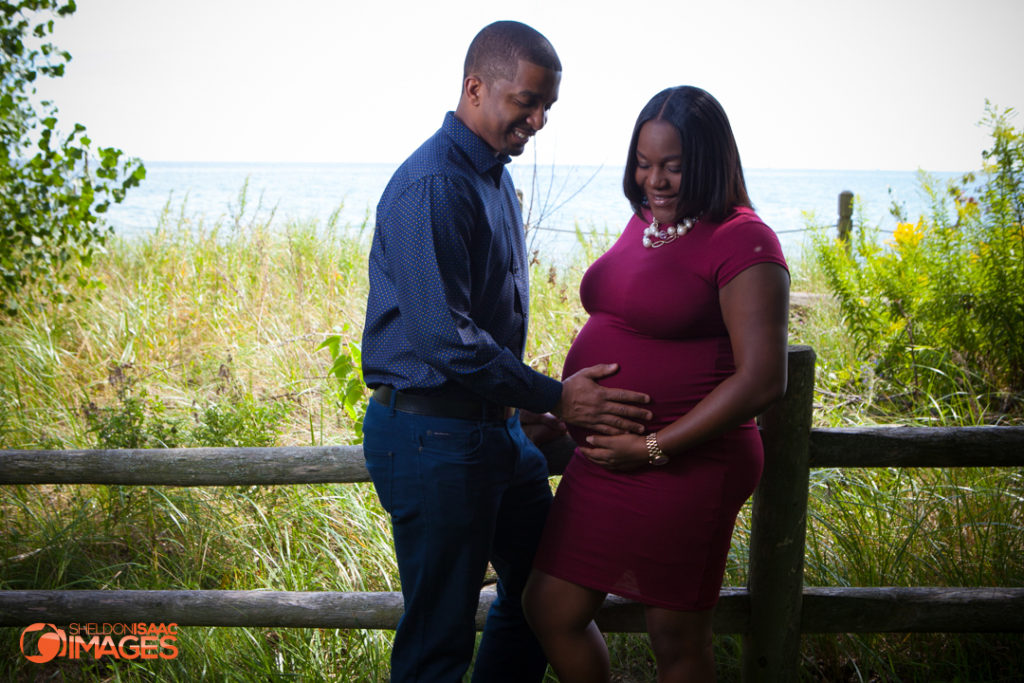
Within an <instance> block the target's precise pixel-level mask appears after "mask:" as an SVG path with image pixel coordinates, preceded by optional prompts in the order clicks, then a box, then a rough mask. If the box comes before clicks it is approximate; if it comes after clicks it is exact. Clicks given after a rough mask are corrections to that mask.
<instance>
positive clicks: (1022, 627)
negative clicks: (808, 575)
mask: <svg viewBox="0 0 1024 683" xmlns="http://www.w3.org/2000/svg"><path fill="white" fill-rule="evenodd" d="M800 630H801V631H804V632H805V633H1024V588H921V587H914V588H902V587H899V588H897V587H883V588H835V587H827V588H805V589H804V591H803V614H802V619H801V621H800Z"/></svg>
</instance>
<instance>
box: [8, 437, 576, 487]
mask: <svg viewBox="0 0 1024 683" xmlns="http://www.w3.org/2000/svg"><path fill="white" fill-rule="evenodd" d="M573 448H575V444H574V443H573V442H572V440H571V439H569V437H564V438H563V439H561V440H558V441H555V442H552V443H550V444H546V445H545V446H544V447H543V448H542V450H543V451H544V454H545V455H546V456H547V457H548V465H549V466H550V468H551V473H552V474H561V473H562V472H563V471H564V470H565V465H566V463H568V462H569V457H570V456H571V455H572V451H573ZM369 480H370V475H369V473H368V472H367V471H366V465H365V463H364V461H363V449H362V447H361V446H296V447H273V448H162V449H161V448H153V449H144V448H140V449H134V450H133V449H114V450H76V451H43V450H39V451H24V450H0V484H133V485H144V486H233V485H239V486H258V485H269V484H322V483H330V482H333V483H355V482H362V481H369Z"/></svg>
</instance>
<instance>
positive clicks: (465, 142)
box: [441, 111, 512, 185]
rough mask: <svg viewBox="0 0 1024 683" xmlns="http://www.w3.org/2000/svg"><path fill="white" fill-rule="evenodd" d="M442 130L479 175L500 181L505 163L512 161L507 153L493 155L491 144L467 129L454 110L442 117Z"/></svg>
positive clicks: (496, 183) (495, 182)
mask: <svg viewBox="0 0 1024 683" xmlns="http://www.w3.org/2000/svg"><path fill="white" fill-rule="evenodd" d="M441 130H443V131H444V132H445V133H446V134H447V135H448V136H449V137H450V138H451V139H452V140H453V141H454V142H455V146H456V147H458V148H459V149H461V150H462V152H463V154H465V155H466V158H467V159H469V162H470V163H471V164H473V168H474V169H475V170H476V172H477V173H479V174H480V175H489V176H490V177H491V179H492V180H494V184H495V185H499V184H500V182H501V172H502V170H504V167H505V164H507V163H508V162H510V161H512V157H510V156H509V155H508V154H502V155H500V156H495V155H494V150H493V149H491V146H490V145H488V144H487V143H486V142H484V141H483V138H481V137H480V136H479V135H477V134H476V133H474V132H473V131H471V130H470V129H469V126H467V125H466V124H464V123H463V122H462V121H460V120H459V119H458V118H456V116H455V112H451V111H450V112H448V113H447V114H445V117H444V124H443V125H442V126H441Z"/></svg>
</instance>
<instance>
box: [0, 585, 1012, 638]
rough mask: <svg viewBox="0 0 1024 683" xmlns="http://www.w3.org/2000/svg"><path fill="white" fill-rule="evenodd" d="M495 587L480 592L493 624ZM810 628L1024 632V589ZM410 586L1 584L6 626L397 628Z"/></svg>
mask: <svg viewBox="0 0 1024 683" xmlns="http://www.w3.org/2000/svg"><path fill="white" fill-rule="evenodd" d="M493 601H494V591H493V589H485V590H483V591H481V593H480V605H479V607H478V609H477V628H478V629H481V628H483V624H484V619H485V617H486V614H487V609H488V608H489V607H490V605H491V602H493ZM749 609H750V600H749V597H748V594H747V591H746V590H745V589H743V588H723V589H722V597H721V600H720V601H719V603H718V607H717V608H716V610H715V624H714V627H715V632H716V633H743V632H745V631H747V630H748V629H749V626H750V622H749V618H748V615H749ZM802 612H803V614H802V620H801V630H802V631H803V632H805V633H883V632H900V633H910V632H949V633H968V632H974V633H994V632H1024V588H805V589H804V591H803V611H802ZM401 615H402V594H401V593H397V592H394V593H383V592H382V593H341V592H331V591H309V592H282V591H215V590H205V591H200V590H196V591H186V590H181V591H176V590H169V591H144V590H134V591H113V590H80V591H57V590H18V591H0V626H27V625H29V624H34V623H37V622H44V623H52V624H69V623H135V622H139V621H143V622H147V623H149V622H152V623H167V624H170V623H175V624H178V625H179V626H252V627H278V628H281V627H285V628H367V629H393V628H395V626H396V625H397V624H398V619H399V618H400V617H401ZM597 621H598V624H599V625H600V626H601V628H602V629H603V630H604V631H606V632H617V633H638V632H642V631H644V629H645V626H644V615H643V606H642V605H639V604H637V603H635V602H631V601H629V600H625V599H623V598H618V597H614V596H610V597H609V598H608V599H607V600H606V601H605V604H604V606H603V607H602V609H601V612H600V614H599V615H598V618H597Z"/></svg>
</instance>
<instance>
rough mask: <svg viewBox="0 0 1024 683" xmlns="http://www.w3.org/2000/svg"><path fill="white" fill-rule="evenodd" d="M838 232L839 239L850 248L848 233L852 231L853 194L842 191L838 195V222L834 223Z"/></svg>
mask: <svg viewBox="0 0 1024 683" xmlns="http://www.w3.org/2000/svg"><path fill="white" fill-rule="evenodd" d="M836 228H837V229H838V230H839V239H841V240H842V241H843V242H845V243H846V248H847V249H849V248H850V233H851V232H852V231H853V193H852V192H850V191H849V190H843V191H842V192H840V193H839V222H837V223H836Z"/></svg>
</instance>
